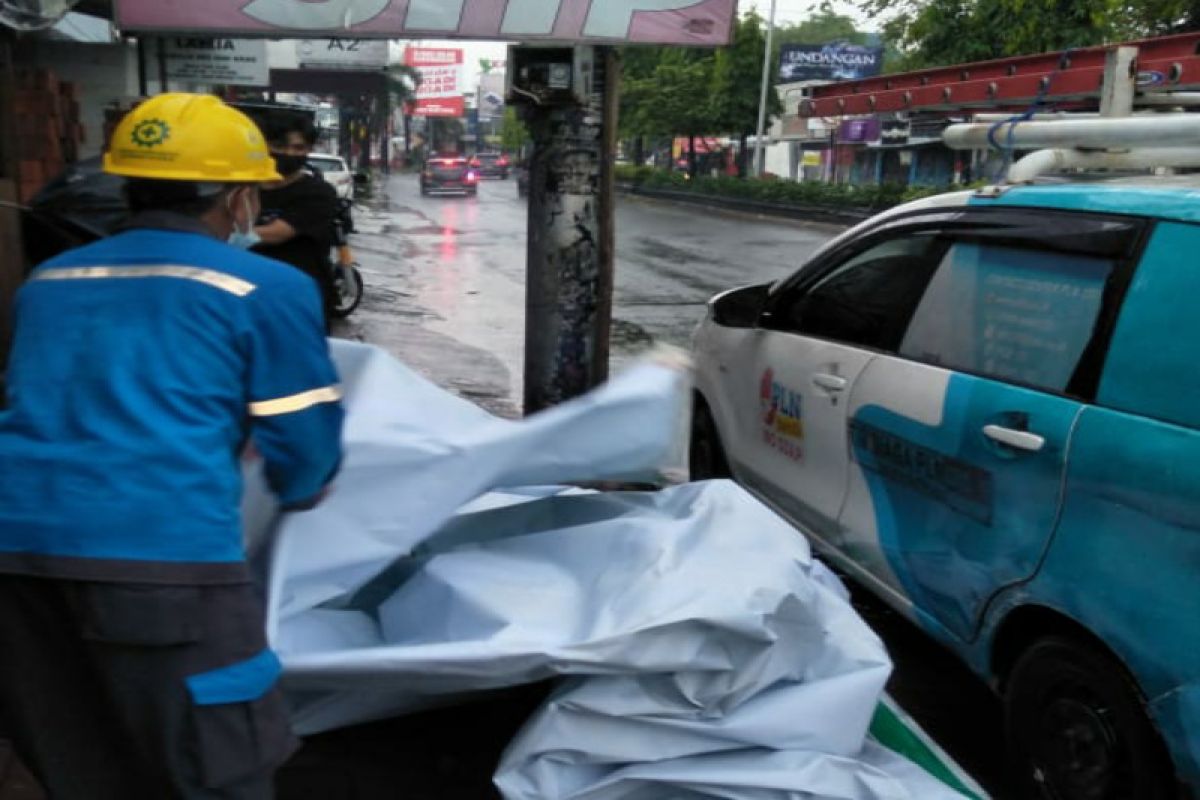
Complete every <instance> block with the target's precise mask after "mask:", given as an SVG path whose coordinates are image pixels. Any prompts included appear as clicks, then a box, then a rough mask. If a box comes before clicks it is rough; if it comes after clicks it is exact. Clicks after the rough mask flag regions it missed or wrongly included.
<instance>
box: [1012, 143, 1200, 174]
mask: <svg viewBox="0 0 1200 800" xmlns="http://www.w3.org/2000/svg"><path fill="white" fill-rule="evenodd" d="M1155 167H1200V147H1148V148H1142V149H1140V150H1130V151H1128V152H1123V153H1112V152H1102V151H1086V150H1064V149H1057V150H1038V151H1037V152H1034V153H1030V154H1029V155H1027V156H1025V157H1024V158H1022V159H1021V160H1020V161H1018V162H1017V163H1015V164H1013V165H1012V166H1011V167H1009V168H1008V177H1007V179H1006V182H1007V183H1025V182H1027V181H1031V180H1033V179H1034V178H1036V177H1038V176H1039V175H1045V174H1047V173H1050V172H1057V171H1059V170H1064V169H1092V170H1096V169H1109V170H1126V169H1154V168H1155Z"/></svg>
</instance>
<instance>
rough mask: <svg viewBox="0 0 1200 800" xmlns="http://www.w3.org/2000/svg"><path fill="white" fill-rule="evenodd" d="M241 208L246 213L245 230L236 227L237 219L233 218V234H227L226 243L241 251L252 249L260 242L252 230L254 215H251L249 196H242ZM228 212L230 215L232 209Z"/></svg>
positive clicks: (259, 237)
mask: <svg viewBox="0 0 1200 800" xmlns="http://www.w3.org/2000/svg"><path fill="white" fill-rule="evenodd" d="M242 207H243V208H244V209H245V211H246V219H247V220H249V222H247V223H246V230H242V229H241V228H239V227H238V223H237V217H236V216H234V218H233V232H232V233H230V234H229V238H228V239H227V240H226V241H227V242H228V243H229V244H230V245H231V246H233V247H237V248H239V249H242V250H249V249H250V248H251V247H254V245H256V244H258V243H259V242H261V241H262V237H261V236H259V235H258V233H256V232H255V230H254V215H253V214H252V213H251V209H250V196H249V195H246V194H243V195H242ZM230 212H231V213H232V209H230Z"/></svg>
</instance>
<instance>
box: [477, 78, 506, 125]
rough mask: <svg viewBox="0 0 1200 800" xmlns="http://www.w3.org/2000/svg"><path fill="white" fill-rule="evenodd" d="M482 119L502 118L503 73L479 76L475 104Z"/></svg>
mask: <svg viewBox="0 0 1200 800" xmlns="http://www.w3.org/2000/svg"><path fill="white" fill-rule="evenodd" d="M475 105H476V107H478V108H479V116H480V118H482V119H499V118H500V117H503V116H504V73H503V72H488V73H485V74H483V75H480V76H479V90H478V99H477V100H476V103H475Z"/></svg>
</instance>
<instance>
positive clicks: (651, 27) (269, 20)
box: [116, 0, 737, 46]
mask: <svg viewBox="0 0 1200 800" xmlns="http://www.w3.org/2000/svg"><path fill="white" fill-rule="evenodd" d="M736 7H737V0H250V2H246V0H204V1H203V2H196V0H116V10H117V23H118V25H119V26H120V27H121V28H122V29H123V30H125V31H170V32H173V33H178V32H186V31H196V30H203V31H205V32H207V33H209V34H211V35H217V34H232V33H242V34H256V35H259V36H271V37H275V38H289V37H293V38H312V37H319V36H338V37H355V38H383V39H388V38H392V39H397V38H429V39H432V38H438V39H502V40H503V39H507V40H518V41H535V40H541V39H550V40H555V41H564V42H597V43H603V42H638V43H643V44H678V45H699V46H704V45H709V46H713V45H721V44H726V43H728V42H729V40H730V33H731V30H732V26H733V20H734V18H735V16H736V10H737V9H736Z"/></svg>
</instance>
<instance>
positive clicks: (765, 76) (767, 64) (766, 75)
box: [754, 0, 776, 177]
mask: <svg viewBox="0 0 1200 800" xmlns="http://www.w3.org/2000/svg"><path fill="white" fill-rule="evenodd" d="M775 5H776V0H771V18H770V19H769V20H767V49H766V52H765V53H763V72H762V94H761V95H760V96H759V100H758V137H757V138H756V139H755V141H754V174H755V175H756V176H759V177H761V176H762V174H763V169H764V167H765V166H766V160H767V147H766V144H765V143H764V142H763V136H764V135H765V134H766V132H767V92H768V91H769V90H770V88H771V61H772V59H771V49H772V48H773V47H774V45H775Z"/></svg>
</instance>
